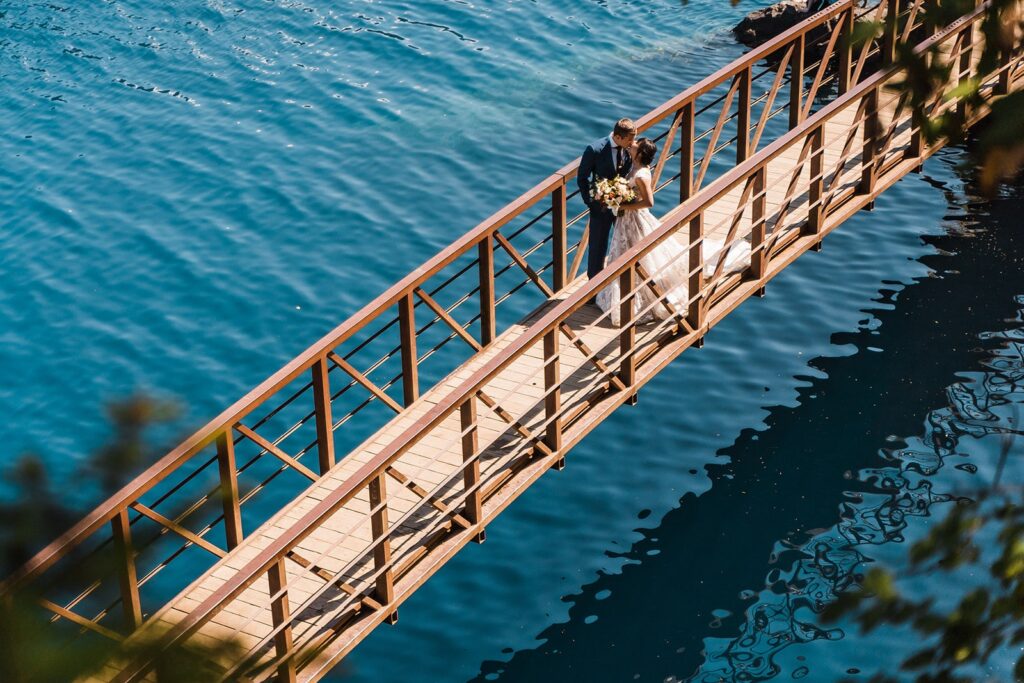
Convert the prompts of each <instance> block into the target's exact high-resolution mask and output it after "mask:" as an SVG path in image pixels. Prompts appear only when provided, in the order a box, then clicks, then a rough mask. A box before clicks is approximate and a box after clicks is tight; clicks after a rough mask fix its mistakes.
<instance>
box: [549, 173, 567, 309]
mask: <svg viewBox="0 0 1024 683" xmlns="http://www.w3.org/2000/svg"><path fill="white" fill-rule="evenodd" d="M566 246H567V245H566V235H565V178H562V182H561V183H559V185H558V187H556V188H555V191H554V192H552V193H551V262H552V267H551V280H552V282H551V285H552V287H551V288H552V289H553V290H555V291H556V292H559V291H561V290H562V289H563V288H564V287H565V285H566V282H565V279H566V274H567V272H568V267H567V264H566Z"/></svg>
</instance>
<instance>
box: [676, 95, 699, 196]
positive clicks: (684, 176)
mask: <svg viewBox="0 0 1024 683" xmlns="http://www.w3.org/2000/svg"><path fill="white" fill-rule="evenodd" d="M693 106H694V102H693V100H691V101H689V102H687V103H686V104H684V105H683V106H682V109H681V111H682V120H681V121H680V123H679V201H680V202H684V201H686V200H687V199H689V198H690V195H692V194H693V138H694V135H695V133H694V123H695V122H694V118H695V116H694V108H693Z"/></svg>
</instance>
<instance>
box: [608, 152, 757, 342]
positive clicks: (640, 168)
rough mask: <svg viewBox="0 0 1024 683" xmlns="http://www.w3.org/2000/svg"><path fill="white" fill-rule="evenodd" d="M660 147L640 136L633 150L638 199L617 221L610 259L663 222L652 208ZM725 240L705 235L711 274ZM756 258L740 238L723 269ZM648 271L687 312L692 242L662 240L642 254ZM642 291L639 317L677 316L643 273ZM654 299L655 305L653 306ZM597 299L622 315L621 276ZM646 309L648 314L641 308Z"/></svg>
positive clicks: (636, 301)
mask: <svg viewBox="0 0 1024 683" xmlns="http://www.w3.org/2000/svg"><path fill="white" fill-rule="evenodd" d="M657 152H658V147H657V145H655V144H654V141H653V140H651V139H649V138H640V139H638V140H637V141H636V142H635V143H634V144H633V147H632V148H631V149H630V150H629V153H630V156H631V157H632V159H633V168H632V171H631V172H630V175H629V184H630V186H631V187H632V188H633V189H634V191H635V192H636V196H637V199H636V200H635V201H633V202H631V203H629V204H623V205H622V206H621V207H620V211H622V213H621V214H620V215H619V217H618V219H616V221H615V226H614V228H613V232H612V243H611V246H610V247H609V249H608V263H611V262H612V261H614V260H615V259H617V258H618V257H619V256H621V255H622V254H624V253H625V252H627V251H629V249H630V248H631V247H633V245H635V244H637V243H638V242H640V240H642V239H643V238H644V237H646V236H647V235H649V234H651V233H652V232H654V231H655V230H657V229H658V228H659V227H660V225H661V222H660V221H659V220H658V219H657V218H655V217H654V214H652V213H651V211H650V209H651V207H652V206H654V188H653V187H652V180H651V163H652V162H653V161H654V158H655V156H656V155H657ZM722 247H723V240H720V239H718V240H716V239H711V238H707V237H705V238H704V270H705V273H708V274H711V273H713V272H714V270H715V267H716V266H717V265H718V255H719V253H720V252H721V251H722ZM749 264H750V245H749V244H747V242H746V241H745V240H739V241H738V242H737V243H736V244H734V245H733V246H732V248H730V249H729V254H728V256H727V258H726V261H725V266H724V268H723V272H725V273H730V272H734V271H737V270H742V269H744V268H746V267H747V266H748V265H749ZM640 265H641V266H642V267H643V270H644V273H645V275H646V277H649V278H650V279H651V280H652V281H653V282H654V284H655V285H656V286H657V288H658V291H660V292H661V293H662V294H664V295H665V298H667V299H668V302H669V304H670V305H671V306H672V308H673V310H674V311H676V312H677V313H683V314H685V313H686V311H687V309H688V307H689V293H688V291H687V286H688V282H689V256H688V244H687V243H686V242H684V241H681V240H680V239H679V236H678V235H677V234H673V235H670V236H669V237H667V238H666V239H664V240H662V241H661V242H660V243H659V244H658V245H657V246H656V247H654V248H653V249H652V250H651V251H649V252H647V254H645V255H644V256H643V257H642V258H641V259H640ZM636 285H637V286H636V290H635V291H636V294H635V296H634V297H633V316H634V317H637V316H639V320H638V322H641V323H644V322H650V321H652V320H661V319H664V318H668V317H670V316H671V313H670V312H669V310H668V309H667V308H666V307H665V306H664V305H662V304H661V303H660V302H659V303H655V302H656V301H658V300H659V297H658V296H657V295H656V294H655V293H654V291H653V290H652V289H651V288H650V287H649V286H647V285H646V284H643V282H642V281H641V280H640V278H637V283H636ZM652 304H654V305H653V307H652ZM597 305H598V307H600V308H601V310H602V311H610V312H611V316H610V317H611V321H612V324H613V325H620V324H621V323H620V321H619V282H618V279H616V280H614V281H612V283H611V284H609V285H608V286H607V287H605V288H604V289H602V290H601V291H600V292H599V293H598V295H597ZM641 311H643V314H641Z"/></svg>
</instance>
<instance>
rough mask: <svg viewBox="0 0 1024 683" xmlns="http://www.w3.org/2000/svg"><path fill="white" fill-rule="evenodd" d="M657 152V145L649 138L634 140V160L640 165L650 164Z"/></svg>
mask: <svg viewBox="0 0 1024 683" xmlns="http://www.w3.org/2000/svg"><path fill="white" fill-rule="evenodd" d="M657 154H658V146H657V145H656V144H654V140H652V139H650V138H640V139H639V140H637V141H636V161H637V163H638V164H640V165H641V166H650V165H651V162H652V161H654V157H655V156H657Z"/></svg>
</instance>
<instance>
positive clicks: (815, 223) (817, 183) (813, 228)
mask: <svg viewBox="0 0 1024 683" xmlns="http://www.w3.org/2000/svg"><path fill="white" fill-rule="evenodd" d="M823 138H824V135H823V130H822V126H821V125H819V126H818V127H817V128H815V129H814V130H813V131H811V174H810V181H809V182H810V184H809V186H808V188H807V190H808V202H809V205H808V209H807V226H806V228H805V230H804V233H805V234H808V235H820V234H821V229H822V226H823V224H824V219H825V207H824V206H823V205H822V202H823V201H824V196H825V192H824V190H825V178H824V167H825V165H824V163H823V162H824V145H823V144H822V143H823Z"/></svg>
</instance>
